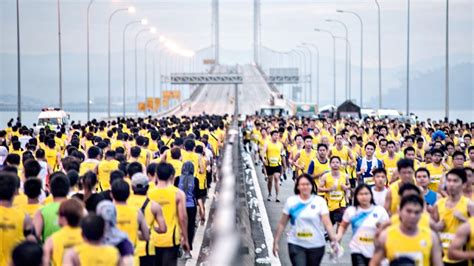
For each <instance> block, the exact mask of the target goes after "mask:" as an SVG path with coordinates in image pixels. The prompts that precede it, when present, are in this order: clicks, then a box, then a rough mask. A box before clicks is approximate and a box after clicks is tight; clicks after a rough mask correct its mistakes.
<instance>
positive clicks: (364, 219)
mask: <svg viewBox="0 0 474 266" xmlns="http://www.w3.org/2000/svg"><path fill="white" fill-rule="evenodd" d="M354 195H355V196H354V206H350V207H348V208H347V209H346V211H345V212H344V215H343V217H342V222H341V223H340V225H339V227H338V229H337V235H336V239H337V241H338V242H339V241H341V239H342V237H343V236H344V233H345V232H346V230H347V227H348V226H349V225H351V226H352V239H351V241H350V242H349V247H350V249H351V259H352V265H355V266H366V265H369V261H370V258H371V257H372V255H373V254H374V238H375V233H376V231H377V227H378V226H379V225H380V224H382V223H383V222H385V221H387V220H389V217H388V213H387V211H386V210H385V209H384V207H382V206H379V205H376V204H375V202H374V197H373V194H372V190H371V189H370V187H369V185H367V184H360V185H359V186H358V187H357V188H356V189H355V192H354Z"/></svg>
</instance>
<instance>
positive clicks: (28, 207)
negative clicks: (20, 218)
mask: <svg viewBox="0 0 474 266" xmlns="http://www.w3.org/2000/svg"><path fill="white" fill-rule="evenodd" d="M18 207H19V208H20V209H21V210H23V211H24V212H25V213H27V214H28V215H29V216H30V217H31V219H33V217H35V213H36V211H38V210H39V209H40V208H41V207H43V204H40V203H33V204H28V203H27V204H22V205H20V206H18Z"/></svg>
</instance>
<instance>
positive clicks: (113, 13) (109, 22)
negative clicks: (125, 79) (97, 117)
mask: <svg viewBox="0 0 474 266" xmlns="http://www.w3.org/2000/svg"><path fill="white" fill-rule="evenodd" d="M122 11H129V12H130V13H134V12H135V8H134V7H129V8H119V9H116V10H115V11H114V12H112V14H110V16H109V21H108V27H107V117H108V118H110V98H111V92H110V34H111V33H110V27H111V24H112V18H113V17H114V15H115V14H117V13H119V12H122Z"/></svg>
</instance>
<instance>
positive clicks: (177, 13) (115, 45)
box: [0, 0, 474, 97]
mask: <svg viewBox="0 0 474 266" xmlns="http://www.w3.org/2000/svg"><path fill="white" fill-rule="evenodd" d="M15 2H16V1H14V0H0V10H1V13H0V16H1V17H0V23H1V25H0V29H1V32H0V53H1V61H2V62H1V63H2V64H1V68H2V69H1V71H0V75H1V76H0V79H1V83H0V84H2V88H7V87H8V85H11V84H10V83H11V82H13V81H14V77H15V73H16V72H14V71H15V67H16V65H15V61H14V59H15V58H14V57H13V55H15V54H16V21H15V18H16V16H15ZM20 2H21V4H20V9H21V10H20V12H21V16H20V23H21V51H22V56H26V57H28V56H32V57H35V56H36V57H38V58H39V56H41V58H42V60H45V61H44V62H45V65H44V67H45V68H51V72H53V73H56V72H57V55H58V53H57V51H58V38H57V6H56V3H57V1H56V0H21V1H20ZM379 2H380V5H381V17H382V65H383V67H384V68H386V69H396V68H401V67H404V66H405V63H406V57H405V55H406V18H407V17H406V15H407V14H406V8H407V1H402V0H380V1H379ZM87 3H88V0H61V4H62V5H61V15H62V21H61V23H62V51H63V56H64V62H63V64H64V65H65V69H64V71H65V74H64V75H65V77H64V82H65V83H66V84H68V82H70V83H72V80H73V78H74V75H75V73H71V72H70V71H69V73H68V68H69V69H76V68H74V67H77V68H78V69H81V71H85V53H86V8H87ZM411 3H412V8H411V15H412V17H411V18H412V21H411V25H412V27H411V36H412V41H411V63H412V64H413V65H414V71H423V70H425V69H426V70H428V69H430V68H433V67H442V66H443V65H444V61H443V56H444V54H445V43H444V40H445V39H444V37H445V35H444V33H445V1H444V0H443V1H442V0H412V1H411ZM129 5H134V6H135V7H136V9H137V12H136V14H134V15H130V14H127V13H126V12H121V13H119V14H117V15H116V16H115V17H114V19H113V21H112V53H113V62H114V63H115V64H120V63H121V58H120V53H121V49H122V45H121V43H122V42H121V40H122V30H123V27H124V25H125V24H126V23H128V22H130V21H133V20H137V19H141V18H148V20H149V21H150V24H151V25H153V26H156V27H157V28H158V31H159V32H160V34H163V35H164V36H166V37H167V38H170V39H172V40H174V41H175V42H176V43H177V44H179V45H180V46H181V47H183V48H186V49H191V50H197V49H200V48H203V47H207V46H209V45H210V43H211V39H212V38H211V23H212V22H211V0H208V1H203V0H192V1H191V0H187V1H185V0H175V1H159V0H157V1H153V0H134V1H124V0H121V1H119V0H110V1H105V0H96V1H95V2H94V4H93V6H92V9H91V53H92V58H91V64H92V65H93V68H94V67H95V69H93V72H95V71H97V72H99V71H106V69H104V66H106V62H104V59H105V55H106V53H107V20H108V16H109V15H110V14H111V12H112V11H113V10H115V9H117V8H123V7H127V6H129ZM336 9H343V10H348V11H349V10H350V11H355V12H357V13H358V14H360V16H361V17H362V19H363V22H364V67H365V68H369V69H370V68H376V67H377V66H378V65H377V64H378V61H377V60H378V57H377V55H378V53H377V12H376V10H377V9H376V4H375V2H374V1H372V0H364V1H361V0H360V1H355V0H332V1H302V0H300V1H293V0H286V1H283V0H272V1H270V0H262V1H261V21H262V25H261V32H262V43H263V45H265V46H267V47H271V48H272V49H275V50H280V51H287V50H290V49H292V48H294V47H295V46H296V45H298V44H300V43H302V42H312V43H317V44H318V46H319V49H320V52H321V57H322V59H321V64H322V67H325V66H330V65H329V64H330V62H331V61H330V60H331V56H332V40H331V39H330V37H329V35H327V34H323V33H316V32H314V31H313V29H314V28H315V27H319V28H324V29H328V30H331V31H332V32H334V34H336V35H343V34H344V31H343V28H342V26H340V25H338V24H332V23H328V22H325V19H327V18H332V19H339V20H341V21H343V22H345V23H346V24H347V26H348V28H349V39H350V41H351V45H352V63H353V65H354V66H355V67H358V66H359V58H360V57H359V56H360V53H359V51H360V46H359V45H360V26H359V22H358V20H357V19H356V18H355V17H354V16H351V15H349V14H340V13H336V12H335V10H336ZM473 13H474V7H473V3H472V1H471V0H456V1H450V53H451V55H452V58H453V61H454V62H452V63H453V64H456V63H459V62H462V61H463V62H473V61H474V59H473V35H474V26H473V24H474V22H473ZM252 23H253V1H251V0H238V1H237V0H222V1H220V43H221V48H222V51H221V62H222V63H227V64H235V63H239V64H245V63H250V62H251V60H252V50H251V49H252V41H253V39H252V37H253V24H252ZM139 28H140V26H137V27H135V28H132V29H131V30H130V31H129V32H128V37H127V46H128V47H132V46H133V36H134V35H135V33H136V32H137V31H138V30H139ZM150 38H151V36H142V37H141V38H140V40H139V43H141V45H143V44H144V42H145V40H146V39H150ZM343 45H344V43H343V42H341V41H339V42H338V44H337V51H338V55H337V57H338V61H339V60H340V61H341V62H342V61H343V60H344V54H343V51H344V46H343ZM71 58H75V59H71ZM68 60H69V61H68ZM71 60H73V61H71ZM46 62H48V63H46ZM30 64H31V65H30ZM37 65H38V62H30V61H26V62H25V63H24V65H23V66H22V69H23V68H24V69H25V73H24V74H23V75H24V76H23V77H24V78H25V79H27V81H26V83H28V82H31V83H35V80H36V82H40V81H42V80H44V79H46V78H45V77H42V76H41V75H39V76H35V75H34V74H35V72H34V69H31V68H33V66H34V67H37ZM99 67H100V69H99ZM339 68H340V69H339ZM339 70H340V71H343V66H342V65H341V66H338V71H339ZM113 72H114V73H113V74H112V75H113V77H115V75H116V76H117V78H118V77H119V74H120V73H115V72H120V70H119V68H117V69H115V70H113ZM387 73H388V72H387ZM78 74H79V73H78ZM80 75H81V79H80V81H75V82H81V86H82V85H84V82H85V80H84V78H83V77H84V72H81V73H80ZM353 75H354V78H353V82H354V84H357V83H356V82H358V81H357V80H358V79H356V75H355V74H354V73H353ZM101 78H102V79H101V80H100V81H99V80H97V81H94V79H97V77H93V80H92V82H93V83H94V82H96V83H99V84H102V85H103V84H104V79H103V77H101ZM398 78H399V77H395V76H393V77H392V76H388V75H387V76H384V77H383V79H384V80H387V83H390V81H391V80H393V79H398ZM47 80H48V81H47V82H49V83H47V84H49V86H50V87H55V86H57V77H56V74H51V76H48V77H47ZM367 82H368V84H367V86H370V87H373V88H374V89H375V87H376V84H377V83H376V81H375V80H374V79H372V80H371V79H370V78H368V79H367ZM65 97H68V96H67V93H66V96H65Z"/></svg>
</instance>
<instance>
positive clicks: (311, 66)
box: [298, 45, 313, 103]
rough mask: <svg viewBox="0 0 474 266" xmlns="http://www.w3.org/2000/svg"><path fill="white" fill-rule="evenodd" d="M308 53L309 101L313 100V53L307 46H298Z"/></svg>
mask: <svg viewBox="0 0 474 266" xmlns="http://www.w3.org/2000/svg"><path fill="white" fill-rule="evenodd" d="M298 47H300V48H302V49H303V50H306V51H308V53H309V77H310V78H309V102H310V103H311V102H313V53H312V52H311V49H309V48H308V47H307V46H304V45H302V46H298Z"/></svg>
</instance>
